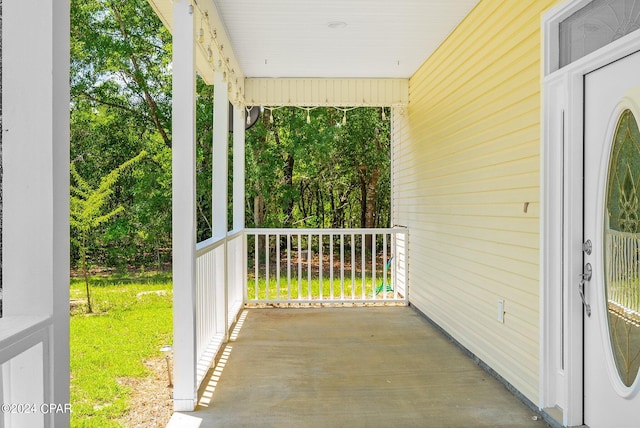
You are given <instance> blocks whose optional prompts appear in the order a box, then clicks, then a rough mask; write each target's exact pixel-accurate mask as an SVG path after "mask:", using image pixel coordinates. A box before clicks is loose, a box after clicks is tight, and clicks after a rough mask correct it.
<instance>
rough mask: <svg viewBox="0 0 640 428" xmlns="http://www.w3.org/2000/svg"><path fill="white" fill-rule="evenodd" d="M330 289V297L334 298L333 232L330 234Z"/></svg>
mask: <svg viewBox="0 0 640 428" xmlns="http://www.w3.org/2000/svg"><path fill="white" fill-rule="evenodd" d="M329 290H330V292H329V293H330V299H331V300H333V298H334V295H333V233H332V234H330V235H329Z"/></svg>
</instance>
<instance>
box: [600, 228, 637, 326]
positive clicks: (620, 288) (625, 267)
mask: <svg viewBox="0 0 640 428" xmlns="http://www.w3.org/2000/svg"><path fill="white" fill-rule="evenodd" d="M605 239H606V252H605V265H606V275H607V300H608V302H609V310H612V311H614V312H616V313H618V314H619V315H621V316H624V317H625V318H629V319H633V320H635V321H636V322H638V321H640V234H636V233H627V232H619V231H617V230H612V229H607V230H606V233H605Z"/></svg>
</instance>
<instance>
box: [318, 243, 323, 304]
mask: <svg viewBox="0 0 640 428" xmlns="http://www.w3.org/2000/svg"><path fill="white" fill-rule="evenodd" d="M323 238H324V236H323V235H322V233H320V234H318V294H319V295H320V300H322V298H323V291H324V283H323V281H322V267H323V266H322V265H323V264H324V263H323V260H322V257H323V254H322V242H323Z"/></svg>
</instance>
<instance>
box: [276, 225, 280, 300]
mask: <svg viewBox="0 0 640 428" xmlns="http://www.w3.org/2000/svg"><path fill="white" fill-rule="evenodd" d="M275 250H276V300H280V234H279V233H277V234H276V245H275Z"/></svg>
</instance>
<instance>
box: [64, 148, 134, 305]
mask: <svg viewBox="0 0 640 428" xmlns="http://www.w3.org/2000/svg"><path fill="white" fill-rule="evenodd" d="M144 156H146V152H144V151H142V152H140V154H138V155H137V156H135V157H133V158H131V159H129V160H128V161H126V162H124V163H123V164H121V165H120V166H118V167H117V168H115V169H114V170H112V171H111V172H109V173H108V174H107V175H106V176H104V177H102V179H101V180H100V184H99V185H98V186H96V187H94V186H92V185H91V184H89V183H88V182H87V181H86V180H84V179H83V178H82V177H81V176H80V174H78V171H77V169H76V166H75V163H74V162H72V163H71V164H70V170H71V200H70V206H69V210H70V224H71V227H72V228H73V229H75V231H76V232H77V234H78V235H77V236H78V238H77V245H78V247H79V249H80V269H81V270H82V275H83V277H84V281H85V287H86V292H87V308H88V311H89V313H91V312H93V309H92V307H91V294H90V291H89V268H88V266H89V246H90V241H93V240H94V239H95V237H94V236H93V235H94V233H95V231H96V230H97V228H98V226H100V225H101V224H103V223H106V222H108V221H109V220H111V219H112V218H114V217H115V216H116V215H118V214H119V213H121V212H123V211H124V207H123V206H122V205H117V206H116V207H115V208H110V207H109V205H108V203H109V200H110V198H111V197H112V196H113V194H114V192H115V185H116V183H117V181H118V179H119V178H120V176H121V175H122V173H123V172H124V171H125V170H126V169H128V168H129V167H131V166H133V165H134V164H135V163H137V162H139V161H140V160H141V159H142V158H143V157H144Z"/></svg>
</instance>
